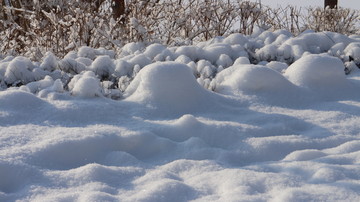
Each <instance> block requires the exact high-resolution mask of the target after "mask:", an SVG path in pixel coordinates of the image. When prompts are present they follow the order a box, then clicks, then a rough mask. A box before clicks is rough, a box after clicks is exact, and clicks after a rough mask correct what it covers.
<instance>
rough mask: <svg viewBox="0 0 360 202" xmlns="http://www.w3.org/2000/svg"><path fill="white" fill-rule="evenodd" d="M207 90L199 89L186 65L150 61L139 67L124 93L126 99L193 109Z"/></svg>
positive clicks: (182, 109)
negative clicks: (148, 63) (150, 62)
mask: <svg viewBox="0 0 360 202" xmlns="http://www.w3.org/2000/svg"><path fill="white" fill-rule="evenodd" d="M210 95H211V94H210V92H207V91H206V90H205V89H203V88H202V87H201V86H200V85H199V84H198V83H197V82H196V79H195V77H194V76H193V74H192V71H191V70H190V68H189V67H188V66H187V65H184V64H180V63H176V62H162V63H154V64H151V65H148V66H146V67H145V68H143V69H142V70H141V71H140V72H139V73H138V75H137V76H136V77H135V79H134V80H133V81H132V82H131V84H130V86H129V87H128V88H127V89H126V91H125V94H124V96H125V97H126V99H125V100H126V101H132V102H138V103H142V104H149V105H151V106H153V107H156V108H166V109H168V110H171V111H188V110H193V109H196V108H198V107H200V106H201V105H203V104H204V103H206V101H207V99H208V96H210Z"/></svg>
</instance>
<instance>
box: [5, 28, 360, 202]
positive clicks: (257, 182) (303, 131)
mask: <svg viewBox="0 0 360 202" xmlns="http://www.w3.org/2000/svg"><path fill="white" fill-rule="evenodd" d="M359 44H360V41H359V38H358V37H355V36H344V35H340V34H337V33H330V32H323V33H313V32H309V31H308V32H306V33H303V34H301V35H299V36H297V37H293V36H291V34H290V33H288V32H285V31H276V32H262V33H259V34H257V35H253V36H243V35H241V34H233V35H230V36H229V37H226V38H223V37H218V38H214V39H212V40H209V41H206V42H202V43H199V44H196V45H192V46H180V47H166V46H163V45H161V44H151V45H149V46H146V45H145V44H143V43H130V44H127V45H125V46H124V47H123V48H122V52H121V53H119V54H117V55H116V56H115V53H114V52H113V51H107V50H104V49H98V50H97V49H92V48H89V47H82V48H80V49H79V51H78V52H70V53H68V54H67V55H66V56H65V57H64V58H61V59H59V58H56V56H54V55H53V54H52V53H47V54H46V55H45V56H44V58H43V60H42V61H37V62H34V61H31V60H30V59H28V58H24V57H21V56H16V57H15V56H8V57H5V58H1V59H0V90H1V91H0V201H16V200H19V201H359V200H360V195H359V193H360V168H359V163H360V158H359V156H360V133H359V131H360V126H359V124H358V123H359V121H360V119H359V117H360V94H359V93H358V91H359V88H360V73H359V72H360V71H359V70H358V67H357V66H358V64H359V62H360V51H359V50H360V49H359V47H360V45H359Z"/></svg>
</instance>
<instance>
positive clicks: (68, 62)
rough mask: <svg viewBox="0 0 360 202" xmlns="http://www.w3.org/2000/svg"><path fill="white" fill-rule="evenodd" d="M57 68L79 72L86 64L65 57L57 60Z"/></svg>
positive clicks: (72, 72) (74, 72)
mask: <svg viewBox="0 0 360 202" xmlns="http://www.w3.org/2000/svg"><path fill="white" fill-rule="evenodd" d="M58 68H59V69H60V70H61V71H64V72H67V73H70V74H79V73H80V72H82V71H84V70H85V69H86V66H85V65H84V64H83V63H80V62H77V61H76V60H75V59H73V58H71V57H65V58H63V59H62V60H60V61H59V65H58Z"/></svg>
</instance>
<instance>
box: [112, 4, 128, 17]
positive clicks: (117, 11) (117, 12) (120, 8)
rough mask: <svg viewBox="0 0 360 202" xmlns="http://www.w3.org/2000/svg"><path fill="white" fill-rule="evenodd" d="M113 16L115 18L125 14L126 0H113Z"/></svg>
mask: <svg viewBox="0 0 360 202" xmlns="http://www.w3.org/2000/svg"><path fill="white" fill-rule="evenodd" d="M112 9H113V17H114V18H115V19H117V18H119V17H121V16H122V15H124V14H125V1H124V0H113V5H112Z"/></svg>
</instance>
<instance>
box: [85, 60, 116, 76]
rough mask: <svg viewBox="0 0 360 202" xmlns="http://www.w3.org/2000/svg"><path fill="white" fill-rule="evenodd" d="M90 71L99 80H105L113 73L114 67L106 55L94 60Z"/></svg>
mask: <svg viewBox="0 0 360 202" xmlns="http://www.w3.org/2000/svg"><path fill="white" fill-rule="evenodd" d="M90 69H91V70H92V71H93V72H94V73H95V74H96V75H98V76H99V77H100V78H107V77H109V76H110V75H111V74H112V73H114V69H115V65H114V62H113V60H112V59H111V58H110V57H109V56H108V55H101V56H98V57H97V58H96V59H95V60H94V62H93V63H92V64H91V66H90Z"/></svg>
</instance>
